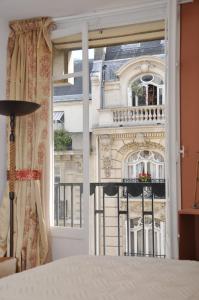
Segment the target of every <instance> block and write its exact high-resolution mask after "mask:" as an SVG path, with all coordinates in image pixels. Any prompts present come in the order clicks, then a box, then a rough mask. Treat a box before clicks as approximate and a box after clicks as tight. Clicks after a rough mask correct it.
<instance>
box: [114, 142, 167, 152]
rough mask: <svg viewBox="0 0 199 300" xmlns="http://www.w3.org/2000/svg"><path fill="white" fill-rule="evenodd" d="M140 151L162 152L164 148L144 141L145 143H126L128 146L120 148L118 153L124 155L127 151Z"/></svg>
mask: <svg viewBox="0 0 199 300" xmlns="http://www.w3.org/2000/svg"><path fill="white" fill-rule="evenodd" d="M141 149H159V150H161V151H163V152H164V150H165V148H164V146H162V145H161V144H159V143H154V142H151V141H146V142H145V143H136V142H132V143H128V144H126V145H124V146H123V147H121V148H120V150H119V152H120V153H121V154H125V153H126V152H127V151H129V150H132V151H136V150H141Z"/></svg>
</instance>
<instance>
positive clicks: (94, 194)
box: [54, 179, 165, 257]
mask: <svg viewBox="0 0 199 300" xmlns="http://www.w3.org/2000/svg"><path fill="white" fill-rule="evenodd" d="M82 192H83V185H82V183H58V184H55V203H54V208H55V209H54V212H55V225H57V226H68V227H82V224H83V217H82ZM90 195H91V199H90V207H91V212H90V214H91V215H93V217H92V218H93V244H94V247H93V252H94V254H95V255H107V254H114V255H119V256H120V255H133V256H160V257H162V256H164V255H165V253H164V251H157V249H156V248H157V247H156V246H157V245H156V243H157V242H156V240H155V234H156V232H155V222H156V221H155V220H156V216H155V206H156V202H157V199H165V181H164V180H156V181H151V182H138V181H136V180H130V179H127V180H126V179H124V180H123V182H104V183H91V184H90ZM136 201H137V202H138V203H139V204H136V205H137V206H139V209H138V210H139V212H137V217H138V214H139V217H140V220H141V221H140V224H141V225H140V226H141V231H140V232H141V237H140V238H141V240H140V245H141V246H140V247H139V249H137V251H135V249H134V248H133V246H132V240H131V230H132V228H131V227H130V220H131V215H132V212H134V206H135V203H137V202H136ZM146 223H150V244H151V247H150V251H149V250H147V247H146V230H145V227H146Z"/></svg>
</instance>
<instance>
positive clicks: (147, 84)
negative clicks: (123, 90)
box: [131, 74, 164, 106]
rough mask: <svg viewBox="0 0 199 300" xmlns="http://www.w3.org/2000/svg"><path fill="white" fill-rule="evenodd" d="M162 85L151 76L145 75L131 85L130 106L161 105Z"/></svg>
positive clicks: (159, 80) (156, 77)
mask: <svg viewBox="0 0 199 300" xmlns="http://www.w3.org/2000/svg"><path fill="white" fill-rule="evenodd" d="M163 89H164V84H163V81H162V79H161V78H160V77H159V76H157V75H153V74H145V75H142V76H140V77H139V78H137V79H136V80H134V81H133V82H132V83H131V93H132V106H145V105H162V104H163V103H164V99H163Z"/></svg>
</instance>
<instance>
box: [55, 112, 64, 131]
mask: <svg viewBox="0 0 199 300" xmlns="http://www.w3.org/2000/svg"><path fill="white" fill-rule="evenodd" d="M53 125H54V130H60V129H64V112H63V111H54V112H53Z"/></svg>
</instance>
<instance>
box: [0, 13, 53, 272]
mask: <svg viewBox="0 0 199 300" xmlns="http://www.w3.org/2000/svg"><path fill="white" fill-rule="evenodd" d="M53 27H54V24H53V22H52V20H51V19H50V18H36V19H30V20H19V21H13V22H11V23H10V28H11V33H10V36H9V40H8V70H7V73H8V78H7V97H8V99H12V100H27V101H34V102H37V103H39V104H40V105H41V107H40V109H38V110H37V112H36V113H34V114H31V115H28V116H24V117H17V118H16V178H17V181H16V185H15V193H16V197H15V201H14V212H15V214H14V241H15V242H14V255H15V256H16V258H17V260H18V269H19V270H25V269H28V268H32V267H35V266H37V265H40V264H42V263H44V262H45V261H46V258H47V255H48V251H49V249H48V235H47V231H48V226H49V215H48V214H49V213H48V212H49V207H48V203H49V182H50V180H49V161H50V159H49V151H50V150H49V148H50V147H49V122H50V118H49V117H50V102H51V101H50V97H51V69H52V46H51V40H50V31H51V30H52V29H53ZM8 215H9V198H8V195H7V194H6V195H5V197H4V199H3V204H2V207H1V210H0V256H3V255H5V254H6V252H7V254H8V247H7V245H8V244H9V241H8V239H9V218H8Z"/></svg>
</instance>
